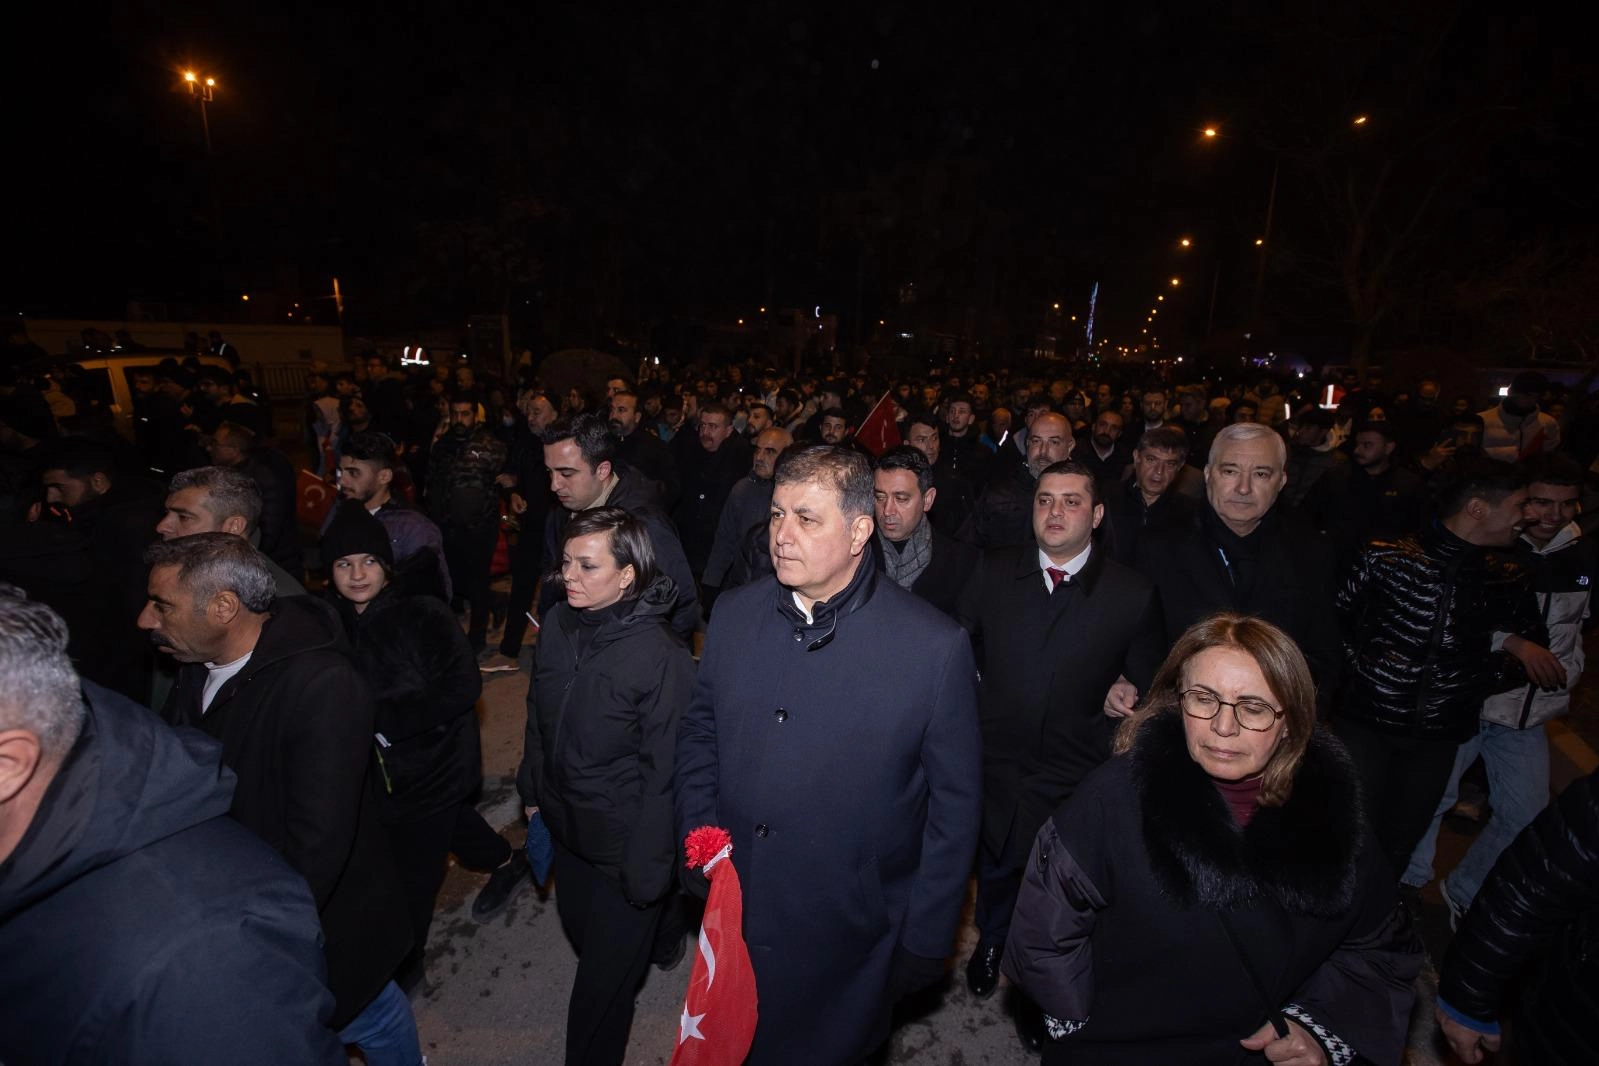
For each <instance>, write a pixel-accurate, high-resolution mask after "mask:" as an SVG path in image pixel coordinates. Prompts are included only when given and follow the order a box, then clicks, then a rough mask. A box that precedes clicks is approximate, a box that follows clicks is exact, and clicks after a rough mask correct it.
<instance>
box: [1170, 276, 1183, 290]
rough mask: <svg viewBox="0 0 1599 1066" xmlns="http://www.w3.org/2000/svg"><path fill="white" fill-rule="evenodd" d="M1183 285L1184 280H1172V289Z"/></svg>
mask: <svg viewBox="0 0 1599 1066" xmlns="http://www.w3.org/2000/svg"><path fill="white" fill-rule="evenodd" d="M1182 283H1183V279H1182V278H1172V279H1171V287H1172V288H1174V289H1175V288H1176V287H1177V286H1179V285H1181V284H1182Z"/></svg>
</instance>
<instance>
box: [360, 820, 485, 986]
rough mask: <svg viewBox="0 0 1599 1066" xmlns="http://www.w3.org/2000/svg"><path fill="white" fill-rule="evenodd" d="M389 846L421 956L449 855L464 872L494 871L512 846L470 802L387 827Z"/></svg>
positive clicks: (413, 939)
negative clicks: (463, 868) (459, 863)
mask: <svg viewBox="0 0 1599 1066" xmlns="http://www.w3.org/2000/svg"><path fill="white" fill-rule="evenodd" d="M387 828H388V833H389V846H390V848H391V849H392V850H393V851H394V864H395V866H396V867H397V868H398V871H399V875H400V887H401V890H402V891H403V892H404V893H405V905H406V909H407V910H408V911H409V912H410V915H411V932H412V942H413V943H414V944H415V947H414V948H413V951H414V953H415V954H417V955H418V956H420V954H421V953H422V950H423V948H424V947H426V945H427V939H428V928H429V927H430V926H431V925H432V924H433V905H434V903H435V902H436V901H437V899H438V895H439V886H440V885H442V884H443V883H444V869H445V867H444V860H445V858H446V857H448V856H449V854H450V853H451V852H454V853H455V857H456V858H457V859H459V860H460V862H461V865H462V866H465V867H466V868H467V869H469V870H493V869H496V868H497V867H499V866H500V865H502V864H503V863H504V862H505V860H506V859H509V858H510V857H511V845H510V844H508V843H507V842H506V840H505V838H504V837H502V836H500V834H498V833H496V832H495V831H494V827H493V826H491V825H489V823H488V822H486V821H484V819H483V816H482V815H481V814H479V813H478V809H477V807H476V806H474V805H473V804H471V803H462V804H461V805H460V806H459V807H456V808H454V809H453V810H450V809H446V810H442V811H437V812H435V813H433V814H429V815H427V816H425V817H422V818H418V819H416V820H415V821H409V822H400V823H397V824H395V825H390V826H388V827H387Z"/></svg>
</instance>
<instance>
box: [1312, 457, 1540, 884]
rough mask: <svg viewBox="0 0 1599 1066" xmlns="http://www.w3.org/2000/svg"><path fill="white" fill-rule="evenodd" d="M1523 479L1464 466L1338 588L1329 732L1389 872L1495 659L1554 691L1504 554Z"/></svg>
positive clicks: (1468, 728)
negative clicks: (1341, 662) (1341, 686)
mask: <svg viewBox="0 0 1599 1066" xmlns="http://www.w3.org/2000/svg"><path fill="white" fill-rule="evenodd" d="M1526 502H1527V482H1526V477H1525V475H1524V474H1523V473H1522V472H1521V471H1520V470H1519V469H1518V468H1516V467H1513V466H1508V465H1506V464H1504V463H1491V462H1488V461H1485V460H1484V461H1479V462H1474V463H1469V464H1463V465H1462V467H1461V468H1460V470H1459V471H1458V472H1457V474H1456V476H1455V478H1454V479H1452V481H1451V482H1450V483H1449V484H1447V485H1445V486H1444V487H1443V490H1442V492H1441V495H1440V497H1439V514H1440V519H1439V520H1438V521H1435V522H1433V523H1432V524H1431V525H1430V526H1429V527H1428V528H1426V529H1424V530H1422V531H1421V532H1420V533H1417V534H1407V535H1406V536H1403V537H1400V538H1398V539H1395V540H1385V539H1373V540H1371V541H1368V542H1367V544H1366V546H1365V547H1364V548H1363V549H1362V550H1361V552H1360V554H1359V556H1358V557H1357V558H1356V561H1355V564H1354V566H1353V567H1352V568H1351V569H1350V571H1349V573H1348V574H1347V575H1346V577H1345V579H1344V583H1343V585H1342V587H1341V588H1340V589H1339V590H1338V596H1337V607H1338V614H1339V622H1340V624H1341V626H1342V628H1343V646H1344V659H1345V666H1346V668H1347V678H1346V687H1345V691H1344V699H1343V706H1342V708H1341V712H1340V714H1339V716H1338V718H1337V721H1336V727H1335V728H1336V730H1337V732H1338V734H1339V736H1340V738H1341V739H1342V740H1343V741H1344V743H1345V744H1346V745H1347V746H1348V748H1349V752H1350V755H1351V757H1352V758H1353V759H1354V761H1355V767H1356V769H1357V771H1358V772H1359V773H1360V777H1361V784H1362V786H1363V792H1364V793H1365V800H1366V810H1367V811H1368V812H1369V814H1370V816H1371V818H1372V821H1373V827H1374V829H1375V830H1376V833H1377V839H1378V841H1379V843H1380V844H1381V845H1382V849H1383V852H1384V853H1385V854H1386V855H1387V857H1388V861H1389V863H1390V865H1391V866H1393V868H1394V873H1395V876H1396V878H1397V876H1398V875H1399V874H1400V873H1401V872H1403V870H1404V869H1405V866H1406V864H1407V862H1408V860H1409V858H1410V854H1411V851H1412V850H1413V849H1414V848H1415V846H1416V842H1417V841H1418V840H1420V839H1421V836H1422V834H1423V833H1424V832H1425V831H1426V828H1427V825H1428V823H1429V821H1430V819H1431V817H1432V813H1433V810H1434V809H1435V808H1436V806H1437V803H1438V798H1439V797H1440V796H1441V795H1442V794H1443V791H1444V787H1445V786H1446V785H1447V784H1448V781H1449V773H1450V770H1451V769H1452V768H1453V767H1454V762H1455V753H1456V750H1457V749H1458V748H1459V746H1460V745H1461V743H1463V742H1464V741H1466V740H1468V739H1470V738H1471V737H1472V736H1473V735H1474V734H1475V733H1476V730H1477V715H1478V712H1479V711H1480V710H1481V708H1482V701H1483V700H1484V699H1485V698H1486V697H1487V696H1488V695H1489V694H1491V693H1492V692H1494V691H1496V690H1497V689H1499V688H1502V687H1504V683H1503V682H1502V680H1501V676H1500V675H1501V670H1502V669H1504V668H1506V667H1508V666H1510V663H1509V662H1508V661H1507V659H1506V657H1505V656H1502V655H1499V654H1496V653H1498V652H1501V651H1502V652H1507V653H1509V656H1511V657H1513V658H1514V659H1515V660H1517V661H1519V663H1520V666H1521V668H1522V669H1524V670H1525V672H1526V676H1527V677H1528V678H1530V679H1531V680H1532V681H1533V682H1535V683H1537V684H1539V685H1542V686H1559V685H1563V684H1564V683H1565V672H1564V669H1563V668H1562V667H1561V666H1560V664H1559V661H1558V660H1557V659H1555V657H1554V656H1553V655H1551V654H1550V653H1549V650H1548V648H1547V647H1546V645H1547V643H1548V635H1547V633H1546V631H1545V627H1544V624H1543V621H1542V619H1541V618H1540V617H1539V613H1538V604H1537V600H1536V599H1535V598H1534V596H1533V591H1532V584H1531V581H1530V579H1529V576H1528V574H1527V571H1526V570H1525V569H1524V568H1523V567H1522V566H1521V565H1520V564H1518V563H1517V562H1516V561H1515V559H1514V557H1513V554H1512V552H1511V551H1510V550H1509V549H1510V547H1511V545H1513V544H1514V543H1515V539H1516V536H1517V534H1518V533H1519V531H1520V530H1521V528H1522V526H1523V525H1524V524H1525V521H1526V519H1525V517H1524V514H1523V510H1524V507H1525V505H1526Z"/></svg>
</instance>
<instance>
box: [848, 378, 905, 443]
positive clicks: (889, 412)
mask: <svg viewBox="0 0 1599 1066" xmlns="http://www.w3.org/2000/svg"><path fill="white" fill-rule="evenodd" d="M855 443H857V444H859V445H860V446H861V447H862V448H865V449H866V450H867V451H869V452H871V453H872V454H873V455H882V454H883V453H884V452H886V451H888V450H889V449H890V448H898V447H899V446H900V444H901V443H902V441H901V439H900V435H899V426H898V425H896V424H895V422H894V397H893V394H892V393H887V392H885V393H883V398H882V399H881V400H878V401H877V406H876V407H873V408H872V410H871V413H870V414H868V415H867V416H866V417H865V418H864V419H862V421H861V428H860V429H857V430H856V431H855Z"/></svg>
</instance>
